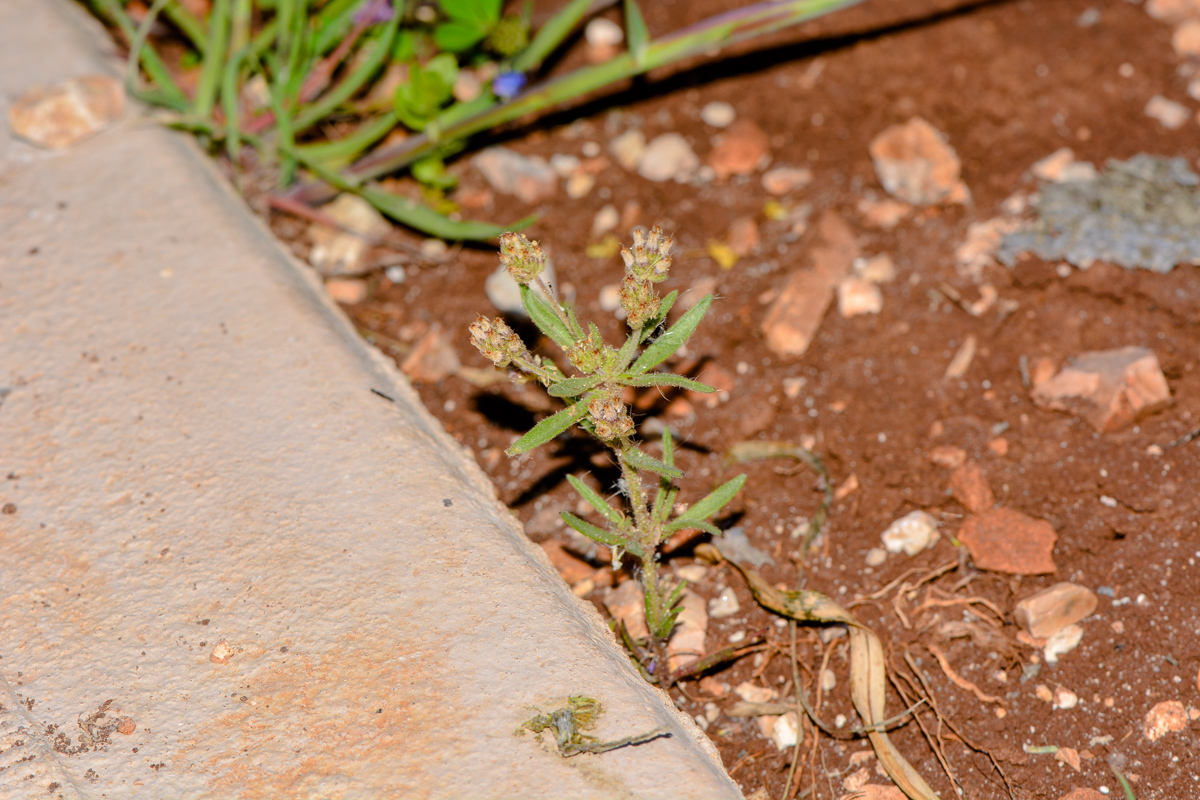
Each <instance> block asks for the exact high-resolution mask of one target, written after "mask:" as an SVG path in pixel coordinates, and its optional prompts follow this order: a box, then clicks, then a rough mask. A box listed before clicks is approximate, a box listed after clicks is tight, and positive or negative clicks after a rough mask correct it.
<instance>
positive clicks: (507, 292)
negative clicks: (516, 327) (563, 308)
mask: <svg viewBox="0 0 1200 800" xmlns="http://www.w3.org/2000/svg"><path fill="white" fill-rule="evenodd" d="M542 280H544V281H545V282H546V283H547V284H549V285H550V286H551V287H553V286H554V265H553V264H551V263H550V259H549V258H547V259H546V269H545V270H544V271H543V272H542ZM535 286H536V285H535ZM483 291H484V293H485V294H487V298H488V300H491V301H492V305H493V306H495V307H496V310H497V311H501V312H503V313H505V314H512V315H514V316H517V317H523V318H524V317H528V316H529V314H527V313H526V312H525V306H524V305H523V304H522V303H521V289H520V287H519V286H517V282H516V281H514V280H513V278H512V276H511V275H509V274H508V270H506V269H505V268H504V267H503V265H501V266H499V267H497V268H496V271H495V272H493V273H492V274H491V275H489V276H488V277H487V280H486V281H484V283H483ZM534 291H535V292H537V293H538V295H539V296H541V297H545V295H544V294H542V291H541V289H540V288H534Z"/></svg>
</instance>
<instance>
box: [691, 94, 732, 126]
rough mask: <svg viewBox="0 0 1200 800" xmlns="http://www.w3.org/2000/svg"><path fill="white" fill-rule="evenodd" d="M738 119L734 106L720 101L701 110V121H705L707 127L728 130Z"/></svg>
mask: <svg viewBox="0 0 1200 800" xmlns="http://www.w3.org/2000/svg"><path fill="white" fill-rule="evenodd" d="M736 118H737V112H736V111H734V110H733V106H731V105H729V103H723V102H721V101H720V100H715V101H713V102H711V103H707V104H705V106H704V108H702V109H700V119H702V120H704V124H705V125H712V126H713V127H714V128H727V127H729V126H730V125H731V124H732V123H733V121H734V119H736Z"/></svg>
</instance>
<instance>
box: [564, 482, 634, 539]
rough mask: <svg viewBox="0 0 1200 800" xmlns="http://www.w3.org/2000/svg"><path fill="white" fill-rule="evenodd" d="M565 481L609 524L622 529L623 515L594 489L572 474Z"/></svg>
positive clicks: (623, 523)
mask: <svg viewBox="0 0 1200 800" xmlns="http://www.w3.org/2000/svg"><path fill="white" fill-rule="evenodd" d="M567 483H569V484H571V488H572V489H574V490H575V491H576V492H578V493H579V496H580V497H582V498H583V499H584V500H586V501H587V502H588V505H590V506H591V507H592V508H594V509H596V510H597V511H599V512H600V513H601V514H602V515H604V518H605V519H606V520H608V521H609V523H610V524H612V525H613V526H614V527H616V528H617V529H618V530H622V529H624V527H625V525H626V520H625V515H624V514H622V513H621V512H620V511H618V510H617V509H615V508H613V507H612V506H610V505H609V504H608V501H607V500H605V499H604V498H603V497H601V496H600V494H599V493H598V492H597V491H596V490H595V489H593V488H592V487H590V486H588V485H587V484H586V483H584V482H583V481H581V480H579V478H576V477H575V476H574V475H568V476H567ZM622 547H624V545H622ZM626 549H628V548H626Z"/></svg>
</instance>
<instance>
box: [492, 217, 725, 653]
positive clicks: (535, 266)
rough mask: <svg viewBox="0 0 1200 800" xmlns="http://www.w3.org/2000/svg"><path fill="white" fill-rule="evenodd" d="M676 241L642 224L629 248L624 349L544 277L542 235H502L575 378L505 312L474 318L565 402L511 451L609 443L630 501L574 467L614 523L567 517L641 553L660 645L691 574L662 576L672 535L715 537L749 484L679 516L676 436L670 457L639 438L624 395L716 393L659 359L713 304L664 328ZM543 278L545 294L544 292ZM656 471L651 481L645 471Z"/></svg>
mask: <svg viewBox="0 0 1200 800" xmlns="http://www.w3.org/2000/svg"><path fill="white" fill-rule="evenodd" d="M670 251H671V239H670V237H668V236H665V235H664V234H663V232H662V229H661V228H658V227H655V228H654V229H653V230H651V231H650V232H649V233H646V232H645V231H642V230H635V231H634V233H633V246H632V247H630V248H626V249H623V250H622V251H621V257H622V259H624V261H625V280H624V284H623V285H622V287H621V293H620V300H621V307H622V308H623V309H624V310H625V314H626V320H627V322H628V324H629V334H628V336H627V338H626V339H625V342H624V343H623V344H622V345H621V346H620V347H612V346H610V345H609V344H607V343H606V342H605V341H604V339H603V337H602V336H601V334H600V330H599V329H598V328H597V327H596V326H595V325H594V324H589V325H588V326H587V328H586V329H585V328H584V326H583V325H581V324H580V322H579V320H578V319H577V318H576V315H575V312H574V310H573V309H571V308H569V307H564V306H563V305H561V304H560V303H559V302H558V301H557V300H555V299H553V298H554V293H553V291H552V289H551V287H549V286H547V285H546V283H545V282H544V281H543V279H542V277H541V274H542V270H543V268H544V267H545V263H546V257H545V255H544V254H543V252H542V249H541V247H539V246H538V243H537V242H532V241H530V240H528V239H526V238H525V237H524V236H523V235H521V234H518V233H506V234H504V235H503V236H501V237H500V260H501V263H503V264H504V266H505V267H506V268H507V269H508V272H509V274H510V275H512V277H513V278H514V279H515V280H516V282H517V283H518V285H520V287H521V298H522V300H523V302H524V305H525V308H526V310H527V311H528V312H529V316H530V318H531V319H532V320H533V322H534V324H535V325H537V327H538V329H539V330H540V331H541V332H542V333H543V334H545V335H546V336H547V337H548V338H550V339H551V340H553V341H554V343H555V344H557V345H558V346H559V347H560V348H561V349H562V350H563V352H564V353H565V354H566V358H567V361H568V362H569V363H570V365H571V367H573V368H574V370H575V372H576V373H577V374H571V375H568V374H567V373H566V372H565V371H563V370H562V369H560V368H559V367H558V366H557V365H555V363H554V362H553V361H551V360H549V359H547V358H544V357H542V356H538V355H534V354H533V353H531V352H530V351H529V349H528V348H527V347H526V345H525V343H524V342H523V341H522V340H521V337H520V336H518V335H517V333H516V332H515V331H513V330H512V328H511V327H509V325H508V324H507V323H506V322H504V320H502V319H499V318H496V319H488V318H486V317H482V316H481V317H480V318H479V319H478V320H476V321H475V323H474V324H473V325H471V343H472V344H473V345H475V347H476V348H477V349H478V350H479V352H481V353H482V354H483V355H484V356H485V357H486V358H488V359H489V360H491V361H492V362H493V363H494V364H495V365H496V366H497V367H512V368H513V369H514V370H515V371H516V373H517V377H518V378H519V379H524V380H536V381H538V382H539V383H541V384H542V385H543V386H544V387H545V388H546V391H547V392H548V393H549V394H550V395H551V396H552V397H557V398H561V399H562V400H563V402H564V403H566V408H564V409H562V410H561V411H559V412H557V413H556V414H553V415H552V416H550V417H547V418H546V419H544V420H542V421H541V422H539V423H538V424H537V425H535V426H534V427H533V429H532V430H530V431H529V432H528V433H526V434H525V435H524V436H522V437H521V438H520V439H518V440H517V441H516V442H514V443H513V445H512V446H511V447H509V448H508V451H507V452H508V455H510V456H518V455H521V454H523V453H527V452H529V451H530V450H532V449H534V448H535V447H538V446H540V445H543V444H545V443H546V442H549V441H550V440H551V439H553V438H554V437H556V436H558V435H559V434H561V433H563V432H565V431H566V430H567V429H569V428H570V427H571V426H573V425H578V426H579V427H580V428H582V429H583V430H585V431H587V432H588V433H589V434H591V435H592V436H594V437H595V438H596V439H598V440H600V441H601V442H602V443H603V444H604V445H605V446H606V447H608V448H609V449H610V450H611V451H612V453H613V455H614V457H615V460H616V462H617V465H618V466H619V468H620V471H621V479H620V482H619V484H618V489H619V492H620V494H621V496H623V498H624V501H625V502H624V508H615V507H613V506H612V505H611V504H609V502H608V501H607V500H606V499H605V498H604V497H602V496H601V495H600V494H599V493H598V492H596V491H595V490H594V489H592V488H591V487H589V486H588V485H587V484H586V483H584V482H583V481H582V480H580V479H579V478H577V477H575V476H573V475H572V476H569V477H568V479H567V480H568V481H570V483H571V486H572V487H574V489H575V491H577V492H578V493H579V494H580V496H582V497H583V499H584V500H585V501H587V503H588V504H589V505H590V506H591V507H592V508H594V509H595V510H596V511H597V512H598V514H599V515H600V517H601V518H602V520H603V523H604V527H600V526H599V525H594V524H592V523H591V522H588V521H587V520H585V519H582V518H580V517H578V516H576V515H574V514H572V513H570V512H567V511H564V512H562V518H563V520H564V521H565V522H566V523H567V524H568V525H570V526H571V527H572V528H574V529H575V530H577V531H579V532H580V533H582V534H583V535H584V536H587V537H588V538H589V539H592V540H594V541H597V542H599V543H601V544H604V545H607V546H608V547H610V548H612V553H613V565H614V567H618V566H619V565H620V561H621V558H622V556H623V555H624V554H625V553H628V554H629V555H631V556H633V557H634V558H636V559H637V560H638V566H639V577H640V578H641V582H642V586H643V588H644V591H645V604H646V625H647V628H648V629H649V631H650V634H651V636H652V637H654V639H655V640H656V641H658V642H661V641H663V640H665V639H666V638H667V637H668V636H669V635H670V633H671V629H672V627H674V625H675V618H676V617H677V616H678V614H679V606H678V603H679V599H680V597H681V596H682V594H683V590H684V587H685V583H684V582H682V581H681V582H678V583H676V584H675V585H674V586H672V587H668V586H665V585H664V583H663V581H662V580H661V579H660V577H659V574H658V557H659V555H658V551H659V547H660V546H661V545H662V544H663V543H664V542H665V541H666V540H667V538H668V537H670V536H671V534H672V533H674V532H676V531H679V530H683V529H686V528H699V529H701V530H704V531H707V532H709V533H711V534H713V535H720V533H721V531H720V530H719V529H718V528H717V527H716V526H715V525H713V524H712V522H711V521H710V519H711V518H712V517H713V515H715V514H716V513H717V512H719V511H720V510H721V509H722V508H724V507H725V505H726V504H727V503H728V502H729V501H730V500H732V499H733V497H734V495H736V494H737V493H738V490H740V489H741V488H742V485H743V484H744V483H745V482H746V476H745V475H739V476H738V477H736V478H734V479H732V480H730V481H728V482H726V483H724V484H722V485H721V486H719V487H718V488H717V489H715V490H714V491H713V492H712V493H711V494H709V495H708V496H707V497H705V498H704V499H702V500H700V501H698V502H696V503H693V504H692V505H690V506H688V507H687V508H686V509H683V510H681V511H679V513H676V507H675V502H676V494H677V493H678V489H677V487H676V486H675V484H674V481H676V480H678V479H679V478H681V477H683V472H682V471H680V469H679V468H678V467H677V466H675V445H674V440H673V439H672V437H671V433H670V431H669V430H668V431H664V432H663V438H662V458H655V457H654V456H652V455H650V454H649V453H647V452H645V451H644V450H643V449H642V448H641V447H640V446H639V443H638V441H637V439H636V438H635V436H634V424H633V418H632V417H631V416H630V413H629V409H628V408H627V407H626V405H625V402H624V400H623V393H624V391H625V390H626V388H627V387H633V388H642V387H649V386H665V387H672V388H682V389H688V390H691V391H696V392H712V391H713V388H712V387H711V386H707V385H705V384H703V383H700V382H699V381H695V380H692V379H691V378H687V377H684V376H682V375H675V374H672V373H670V372H656V371H654V370H655V368H656V367H658V366H659V365H661V364H662V363H663V362H665V361H666V360H667V359H668V358H670V357H671V356H672V355H674V354H675V352H676V351H678V350H679V348H680V347H682V346H683V345H684V343H686V342H687V340H688V338H689V337H690V336H691V335H692V332H693V331H694V330H695V329H696V326H697V325H699V323H700V320H701V319H703V317H704V315H705V313H706V312H707V311H708V308H709V306H710V305H712V302H713V296H712V295H711V294H710V295H707V296H705V297H704V298H703V299H701V300H700V301H699V302H697V303H696V304H695V305H693V306H692V307H691V308H690V309H688V310H687V311H686V312H685V313H684V314H683V315H681V316H680V317H679V319H678V320H677V321H676V322H675V324H673V325H671V326H670V327H668V328H666V329H665V330H664V329H663V328H664V325H665V322H666V319H667V314H668V313H670V311H671V307H672V306H673V305H674V303H675V300H676V298H677V297H678V295H679V293H678V292H671V293H670V294H668V295H667V296H666V297H663V298H660V297H659V296H658V292H657V291H656V289H655V284H657V283H660V282H662V281H663V280H665V279H666V277H667V271H668V270H669V269H670V266H671V256H670ZM531 287H536V288H537V289H539V290H540V291H534V289H533V288H531ZM648 475H649V476H654V479H653V481H652V483H651V485H650V486H647V482H646V476H648Z"/></svg>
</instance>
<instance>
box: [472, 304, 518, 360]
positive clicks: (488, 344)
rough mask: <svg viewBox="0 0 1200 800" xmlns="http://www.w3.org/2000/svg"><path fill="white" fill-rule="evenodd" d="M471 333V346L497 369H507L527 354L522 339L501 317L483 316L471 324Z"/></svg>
mask: <svg viewBox="0 0 1200 800" xmlns="http://www.w3.org/2000/svg"><path fill="white" fill-rule="evenodd" d="M470 331H471V344H473V345H475V349H476V350H478V351H479V352H480V353H483V357H484V358H486V359H488V360H489V361H491V362H492V363H493V364H495V365H496V366H497V367H507V366H508V365H509V364H511V363H512V361H513V359H515V358H518V357H520V356H521V355H522V354H523V353H524V352H525V343H524V342H522V341H521V337H520V336H518V335H517V332H516V331H514V330H513V329H512V328H510V327H509V326H508V323H506V322H505V321H504V320H502V319H500V318H499V317H497V318H496V319H488V318H487V317H483V316H481V317H479V318H478V319H477V320H475V321H474V322H473V323H471V328H470Z"/></svg>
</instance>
